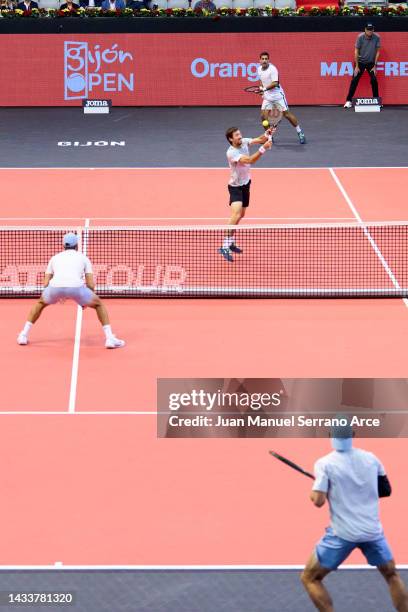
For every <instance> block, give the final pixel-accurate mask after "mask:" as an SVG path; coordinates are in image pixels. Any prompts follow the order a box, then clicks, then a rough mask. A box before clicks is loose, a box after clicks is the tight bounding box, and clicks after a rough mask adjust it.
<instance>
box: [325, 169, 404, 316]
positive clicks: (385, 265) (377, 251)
mask: <svg viewBox="0 0 408 612" xmlns="http://www.w3.org/2000/svg"><path fill="white" fill-rule="evenodd" d="M329 172H330V174H331V176H332V178H333V180H334V182H335V183H336V185H337V187H338V188H339V190H340V192H341V194H342V196H343V197H344V199H345V200H346V202H347V204H348V206H349V208H350V210H351V212H352V213H353V215H354V217H355V219H356V221H357V222H358V223H359V225H360V226H361V229H362V230H363V232H364V234H365V236H366V238H367V239H368V241H369V243H370V244H371V246H372V247H373V249H374V251H375V254H376V255H377V257H378V259H379V260H380V262H381V265H382V266H383V268H384V270H385V271H386V273H387V275H388V277H389V279H390V280H391V282H392V284H393V285H394V287H395V288H396V289H397V290H399V289H401V286H400V284H399V282H398V281H397V279H396V278H395V276H394V273H393V271H392V270H391V268H390V266H389V265H388V262H387V260H386V259H385V257H384V255H383V254H382V252H381V250H380V248H379V246H378V245H377V243H376V241H375V240H374V238H373V237H372V235H371V234H370V231H369V230H368V229H367V226H366V224H365V223H364V221H363V220H362V218H361V216H360V214H359V212H358V210H357V208H356V207H355V205H354V204H353V202H352V201H351V198H350V196H349V195H348V193H347V192H346V190H345V189H344V187H343V185H342V183H341V181H340V179H339V178H338V176H337V174H336V173H335V171H334V170H333V168H329ZM402 301H403V303H404V304H405V306H406V307H407V308H408V298H402Z"/></svg>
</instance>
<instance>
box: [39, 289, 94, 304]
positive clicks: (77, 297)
mask: <svg viewBox="0 0 408 612" xmlns="http://www.w3.org/2000/svg"><path fill="white" fill-rule="evenodd" d="M41 297H42V299H43V300H44V302H45V303H46V304H56V303H57V302H60V301H61V300H74V301H75V302H76V303H77V304H79V305H80V306H88V304H89V303H90V302H92V300H93V298H94V292H93V291H91V290H90V289H89V287H85V285H83V286H82V287H50V285H48V287H46V288H45V289H44V291H43V292H42V296H41Z"/></svg>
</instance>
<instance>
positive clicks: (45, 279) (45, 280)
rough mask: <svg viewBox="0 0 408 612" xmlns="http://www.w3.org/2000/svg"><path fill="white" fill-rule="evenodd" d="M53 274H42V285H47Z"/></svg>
mask: <svg viewBox="0 0 408 612" xmlns="http://www.w3.org/2000/svg"><path fill="white" fill-rule="evenodd" d="M53 276H54V275H53V274H45V275H44V287H48V285H49V282H50V280H51V279H52V277H53Z"/></svg>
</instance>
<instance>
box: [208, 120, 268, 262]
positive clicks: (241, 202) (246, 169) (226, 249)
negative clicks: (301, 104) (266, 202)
mask: <svg viewBox="0 0 408 612" xmlns="http://www.w3.org/2000/svg"><path fill="white" fill-rule="evenodd" d="M273 131H274V130H268V131H266V132H265V134H262V136H258V138H243V137H242V134H241V132H240V130H239V128H237V127H230V128H228V130H227V131H226V133H225V136H226V138H227V140H228V142H229V143H230V146H229V148H228V150H227V159H228V163H229V167H230V169H231V178H230V180H229V184H228V191H229V196H230V202H229V203H230V206H231V217H230V220H229V225H237V224H238V223H239V222H240V221H241V219H242V218H243V217H244V216H245V210H246V209H247V208H248V206H249V190H250V186H251V176H250V170H251V164H254V163H255V162H257V161H258V159H259V158H260V157H262V155H263V154H264V153H265V151H266V150H267V149H270V148H271V146H272V141H271V136H272V133H273ZM251 145H261V146H260V147H259V149H258V150H257V151H255V153H253V154H252V155H250V154H249V146H251ZM234 233H235V231H234V230H229V231H228V233H227V235H226V237H225V239H224V242H223V245H222V247H221V248H220V249H218V252H219V253H220V254H221V255H222V256H223V257H224V259H226V260H227V261H230V262H232V261H234V260H233V257H232V253H242V249H240V248H239V247H237V245H236V244H235V239H234Z"/></svg>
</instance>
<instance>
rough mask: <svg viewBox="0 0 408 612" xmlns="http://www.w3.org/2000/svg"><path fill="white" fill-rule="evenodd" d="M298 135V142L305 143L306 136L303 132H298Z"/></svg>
mask: <svg viewBox="0 0 408 612" xmlns="http://www.w3.org/2000/svg"><path fill="white" fill-rule="evenodd" d="M298 136H299V142H300V144H306V136H305V133H304V132H299V133H298Z"/></svg>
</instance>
